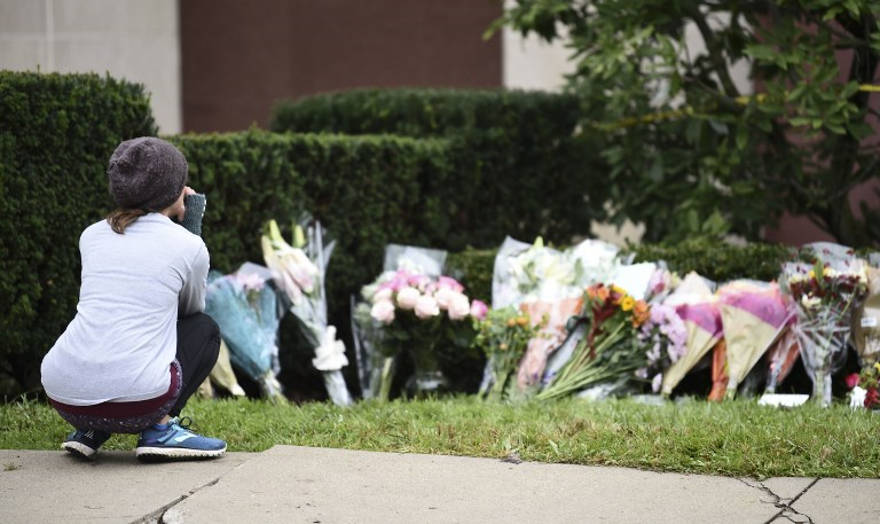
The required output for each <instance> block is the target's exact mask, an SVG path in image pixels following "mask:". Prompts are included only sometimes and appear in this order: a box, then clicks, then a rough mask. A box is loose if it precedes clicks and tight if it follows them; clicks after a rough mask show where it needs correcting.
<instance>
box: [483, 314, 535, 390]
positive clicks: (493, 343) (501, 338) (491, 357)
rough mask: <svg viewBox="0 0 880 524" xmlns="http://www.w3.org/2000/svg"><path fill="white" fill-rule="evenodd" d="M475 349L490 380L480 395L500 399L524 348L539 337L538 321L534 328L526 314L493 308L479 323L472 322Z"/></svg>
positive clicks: (523, 352)
mask: <svg viewBox="0 0 880 524" xmlns="http://www.w3.org/2000/svg"><path fill="white" fill-rule="evenodd" d="M474 325H475V328H476V336H475V337H474V342H473V343H474V346H476V347H477V348H479V349H480V350H482V352H483V353H484V354H485V355H486V359H487V361H488V363H489V369H490V373H491V378H490V380H489V381H488V385H485V386H483V388H482V389H481V390H480V394H482V395H485V397H486V398H487V399H493V400H501V398H502V397H503V395H504V391H505V389H506V388H507V386H508V385H509V379H510V377H511V375H513V374H514V372H516V369H517V366H518V365H519V361H520V360H521V359H522V356H523V355H524V354H525V351H526V346H527V344H528V343H529V341H530V340H532V339H533V338H535V336H536V335H537V334H538V329H540V327H541V323H540V322H539V323H538V324H536V325H533V323H532V321H531V318H529V315H528V314H527V313H521V312H519V311H517V310H516V309H515V308H513V307H506V308H503V309H493V310H491V311H489V312H488V314H487V315H486V317H485V318H483V319H482V320H480V319H475V320H474Z"/></svg>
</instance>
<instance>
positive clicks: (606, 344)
mask: <svg viewBox="0 0 880 524" xmlns="http://www.w3.org/2000/svg"><path fill="white" fill-rule="evenodd" d="M625 326H626V321H623V322H619V323H618V325H617V326H615V328H614V329H613V330H612V331H611V332H610V333H608V335H607V336H605V337H603V338H602V340H601V341H600V342H599V343H598V344H596V346H595V356H594V357H593V358H592V359H590V351H589V349H590V348H589V347H588V345H587V343H586V341H583V342H581V344H579V345H578V350H577V352H576V355H575V356H574V358H573V359H572V360H570V361H569V362H568V363H566V365H565V366H563V368H562V369H561V370H560V372H559V374H558V375H557V376H556V377H555V378H554V379H553V381H552V382H551V383H550V384H549V385H548V386H547V387H546V388H545V389H544V390H543V391H541V392H540V393H538V394H537V395H536V396H535V398H537V399H542V400H546V399H552V398H558V397H562V396H566V395H568V394H570V393H572V392H573V391H576V390H578V389H583V388H584V387H586V386H587V385H589V384H594V383H598V382H601V381H604V380H609V379H612V378H616V377H619V376H621V375H622V374H624V373H627V372H630V371H632V370H634V369H635V368H636V367H637V366H636V365H634V363H633V362H629V361H624V363H622V364H619V363H617V364H612V363H607V364H603V363H602V362H600V359H601V358H602V357H603V356H604V354H605V353H606V351H607V350H608V349H609V348H611V347H614V346H616V345H617V344H618V343H619V342H620V341H622V340H623V339H624V336H623V333H622V331H623V328H624V327H625Z"/></svg>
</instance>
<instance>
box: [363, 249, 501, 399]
mask: <svg viewBox="0 0 880 524" xmlns="http://www.w3.org/2000/svg"><path fill="white" fill-rule="evenodd" d="M445 257H446V254H445V252H443V251H439V250H433V249H424V248H416V247H411V246H397V245H391V246H389V247H388V248H387V250H386V257H385V264H386V269H387V270H386V271H384V272H383V273H382V274H381V275H379V277H378V278H377V279H376V280H375V281H374V282H373V283H371V284H369V285H366V286H364V287H363V288H362V289H361V296H362V298H363V299H364V301H365V302H364V303H362V304H358V305H355V306H354V310H353V322H354V325H355V328H356V329H355V331H356V335H357V337H358V348H359V351H360V353H359V355H358V364H359V366H361V370H360V371H359V376H360V377H361V379H362V389H363V391H364V396H365V397H367V398H370V397H372V398H378V399H380V400H387V398H388V395H389V393H390V383H391V379H392V378H393V374H394V368H395V364H394V359H395V358H396V357H397V356H398V355H400V354H401V353H403V352H404V351H405V352H407V353H408V354H409V356H410V357H412V360H413V364H414V368H415V369H414V373H413V375H412V377H410V380H409V381H408V382H407V389H408V390H409V391H410V392H411V393H412V394H415V395H421V394H426V393H433V392H439V391H441V390H443V389H444V388H445V387H446V384H447V381H446V378H445V376H444V375H443V373H442V371H441V370H440V366H439V360H438V351H439V350H441V349H442V347H441V346H442V345H444V344H445V345H447V346H448V345H453V346H457V347H468V346H469V345H470V342H471V338H472V336H473V328H472V325H471V319H472V318H482V317H483V316H485V314H486V311H487V309H488V308H487V307H486V305H485V304H484V303H483V302H481V301H479V300H473V301H472V300H470V299H469V298H468V297H467V295H465V294H464V286H462V285H461V284H460V283H459V282H458V281H456V280H455V279H453V278H451V277H448V276H444V275H440V274H439V272H440V271H441V269H442V264H443V260H444V259H445Z"/></svg>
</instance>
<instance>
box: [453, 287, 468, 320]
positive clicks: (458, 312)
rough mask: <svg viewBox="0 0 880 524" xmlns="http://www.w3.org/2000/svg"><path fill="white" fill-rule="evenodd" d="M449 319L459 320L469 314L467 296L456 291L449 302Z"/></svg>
mask: <svg viewBox="0 0 880 524" xmlns="http://www.w3.org/2000/svg"><path fill="white" fill-rule="evenodd" d="M448 310H449V318H450V320H461V319H463V318H465V317H466V316H468V315H470V314H471V302H470V300H468V297H466V296H464V295H463V294H461V293H456V294H455V295H454V296H453V297H452V299H451V300H450V302H449V308H448Z"/></svg>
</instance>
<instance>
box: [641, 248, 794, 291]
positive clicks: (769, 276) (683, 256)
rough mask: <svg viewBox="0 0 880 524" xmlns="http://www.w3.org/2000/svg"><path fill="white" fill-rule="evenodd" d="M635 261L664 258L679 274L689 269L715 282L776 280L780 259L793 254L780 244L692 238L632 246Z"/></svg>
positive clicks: (784, 259) (787, 257)
mask: <svg viewBox="0 0 880 524" xmlns="http://www.w3.org/2000/svg"><path fill="white" fill-rule="evenodd" d="M631 250H632V252H633V253H634V254H635V260H634V261H635V262H647V261H653V260H665V261H666V263H667V264H668V265H669V268H670V269H672V270H674V271H678V273H679V274H680V275H682V276H684V275H685V274H687V273H688V272H690V271H696V272H697V273H699V274H700V275H702V276H704V277H706V278H708V279H709V280H714V281H716V282H719V283H721V282H725V281H728V280H734V279H737V278H751V279H755V280H765V281H769V280H775V279H777V278H778V277H779V272H780V269H781V265H782V263H783V262H785V261H787V260H789V259H790V258H792V257H793V256H794V254H793V252H792V251H791V249H790V248H788V247H786V246H783V245H781V244H760V243H752V244H746V245H743V246H736V245H732V244H726V243H723V242H720V241H718V240H711V239H694V240H689V241H686V242H681V243H677V244H645V245H640V246H634V247H633V248H631Z"/></svg>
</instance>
